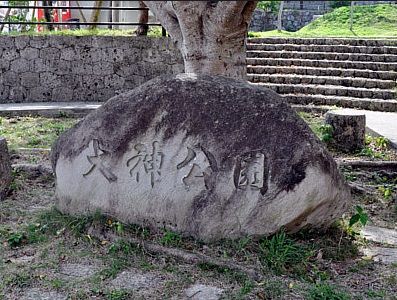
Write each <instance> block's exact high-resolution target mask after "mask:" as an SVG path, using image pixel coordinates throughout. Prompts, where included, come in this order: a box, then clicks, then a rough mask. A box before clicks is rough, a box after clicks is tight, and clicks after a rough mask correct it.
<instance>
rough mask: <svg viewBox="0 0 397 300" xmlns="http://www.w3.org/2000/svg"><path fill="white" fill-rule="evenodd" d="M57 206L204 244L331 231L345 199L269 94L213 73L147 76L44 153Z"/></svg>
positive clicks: (287, 110) (309, 141)
mask: <svg viewBox="0 0 397 300" xmlns="http://www.w3.org/2000/svg"><path fill="white" fill-rule="evenodd" d="M52 160H53V168H54V170H55V171H56V176H57V188H56V194H57V199H58V201H57V206H58V208H59V209H60V210H61V211H63V212H66V213H72V214H91V213H94V212H95V211H97V210H101V211H102V212H103V213H105V214H109V215H112V216H115V217H117V218H119V219H121V220H123V221H125V222H130V223H138V224H141V225H145V226H151V227H157V228H158V227H160V228H162V227H166V228H169V229H172V230H176V231H178V232H181V233H182V234H184V235H190V236H194V237H197V238H201V239H205V240H215V239H219V238H226V237H227V238H238V237H241V236H244V235H253V236H259V235H263V234H271V233H274V232H275V231H277V230H279V229H280V228H281V227H282V226H285V227H286V228H287V230H289V231H296V230H298V229H299V228H302V227H304V226H306V225H313V226H323V225H328V224H330V223H331V222H332V221H333V220H334V219H336V218H337V217H338V216H340V214H341V213H342V212H343V211H344V210H345V209H346V207H347V204H348V201H349V198H350V193H349V191H348V189H347V187H346V185H345V183H344V181H343V179H342V178H341V176H340V174H339V171H338V170H337V166H336V163H335V162H334V160H333V159H332V157H331V156H330V154H329V153H328V152H327V151H326V150H325V149H324V147H323V145H322V143H321V142H320V141H318V139H317V138H316V137H315V136H314V134H313V133H312V131H311V130H310V129H309V127H308V126H307V125H306V124H305V122H304V121H303V120H302V119H301V118H299V117H298V116H297V115H296V114H295V112H294V111H293V110H292V108H291V107H289V106H288V104H287V103H286V102H285V101H283V100H282V98H280V96H279V95H277V94H276V93H274V92H272V91H270V90H267V89H262V88H258V87H255V86H253V85H250V84H248V83H245V82H242V81H236V80H233V79H230V78H224V77H212V76H200V77H198V78H197V77H195V76H194V75H186V74H183V75H180V76H177V77H160V78H156V79H154V80H152V81H150V82H148V83H146V84H144V85H142V86H140V87H138V88H137V89H135V90H133V91H131V92H129V93H126V94H123V95H120V96H117V97H115V98H113V99H111V100H109V101H108V102H107V103H105V104H104V105H103V106H102V107H100V108H99V109H98V110H96V111H95V112H93V113H91V114H90V115H88V116H87V117H86V118H85V119H84V120H83V121H82V122H80V123H79V124H78V125H77V126H75V127H74V128H72V129H71V130H69V131H68V132H67V133H65V134H63V135H62V136H61V137H60V139H59V140H58V142H57V143H56V145H55V146H54V148H53V158H52Z"/></svg>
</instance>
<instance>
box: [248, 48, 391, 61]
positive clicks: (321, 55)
mask: <svg viewBox="0 0 397 300" xmlns="http://www.w3.org/2000/svg"><path fill="white" fill-rule="evenodd" d="M247 57H248V58H267V59H269V58H272V59H273V58H286V59H317V60H337V61H359V62H386V63H396V62H397V55H390V54H362V53H331V52H300V51H261V50H260V51H247Z"/></svg>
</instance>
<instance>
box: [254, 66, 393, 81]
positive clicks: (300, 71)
mask: <svg viewBox="0 0 397 300" xmlns="http://www.w3.org/2000/svg"><path fill="white" fill-rule="evenodd" d="M247 72H248V73H249V74H297V75H310V76H339V77H356V78H369V79H380V80H394V81H396V80H397V72H393V71H389V72H385V71H371V70H360V69H340V68H312V67H307V68H304V67H295V66H291V67H278V66H252V65H248V67H247Z"/></svg>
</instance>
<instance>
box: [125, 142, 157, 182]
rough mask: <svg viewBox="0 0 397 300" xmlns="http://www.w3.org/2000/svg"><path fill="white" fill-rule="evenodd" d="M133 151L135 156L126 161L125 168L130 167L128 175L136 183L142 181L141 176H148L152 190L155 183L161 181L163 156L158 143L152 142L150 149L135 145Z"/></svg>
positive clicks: (142, 145)
mask: <svg viewBox="0 0 397 300" xmlns="http://www.w3.org/2000/svg"><path fill="white" fill-rule="evenodd" d="M134 150H135V151H136V154H135V155H134V156H133V157H131V158H130V159H128V161H127V167H130V175H131V177H133V178H134V179H135V181H136V182H138V183H139V182H141V181H142V176H149V179H150V185H151V187H152V188H153V187H154V185H155V183H156V182H158V181H160V179H161V167H162V164H163V157H164V155H163V152H162V151H161V148H160V143H159V142H157V141H154V142H153V143H152V145H151V146H150V147H147V146H146V145H144V144H137V145H135V147H134Z"/></svg>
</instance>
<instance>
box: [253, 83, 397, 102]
mask: <svg viewBox="0 0 397 300" xmlns="http://www.w3.org/2000/svg"><path fill="white" fill-rule="evenodd" d="M253 84H255V85H260V86H263V87H267V88H270V89H272V90H274V91H276V92H277V93H278V94H311V95H329V96H343V97H353V98H370V99H372V98H373V99H383V100H388V99H390V100H397V97H396V93H395V91H394V90H380V89H365V88H354V87H344V86H335V85H315V84H299V85H288V84H281V83H253Z"/></svg>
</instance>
